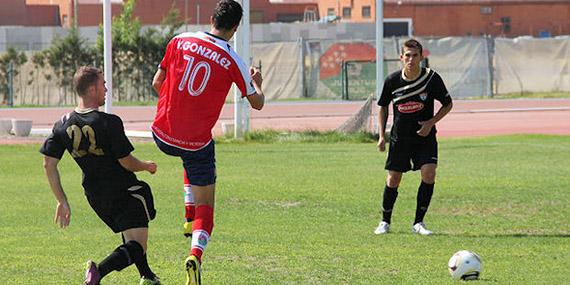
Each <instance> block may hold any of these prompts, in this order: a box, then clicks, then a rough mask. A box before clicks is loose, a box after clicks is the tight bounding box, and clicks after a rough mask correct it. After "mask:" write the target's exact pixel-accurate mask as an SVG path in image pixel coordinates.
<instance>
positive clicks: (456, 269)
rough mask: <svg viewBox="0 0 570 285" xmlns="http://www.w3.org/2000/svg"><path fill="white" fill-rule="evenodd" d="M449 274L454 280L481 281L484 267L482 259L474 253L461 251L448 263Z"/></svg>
mask: <svg viewBox="0 0 570 285" xmlns="http://www.w3.org/2000/svg"><path fill="white" fill-rule="evenodd" d="M447 266H448V269H449V274H451V277H452V278H453V279H462V280H475V279H479V275H481V271H482V270H483V266H482V264H481V257H479V255H477V254H476V253H474V252H471V251H468V250H461V251H458V252H456V253H455V254H454V255H453V256H452V257H451V258H450V259H449V262H448V263H447Z"/></svg>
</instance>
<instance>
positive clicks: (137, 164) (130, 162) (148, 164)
mask: <svg viewBox="0 0 570 285" xmlns="http://www.w3.org/2000/svg"><path fill="white" fill-rule="evenodd" d="M119 163H120V164H121V166H122V167H123V168H125V169H126V170H128V171H131V172H139V171H148V172H149V173H150V174H154V173H155V172H156V163H154V161H141V160H139V159H138V158H136V157H134V156H133V155H132V154H129V155H127V156H125V157H123V158H120V159H119Z"/></svg>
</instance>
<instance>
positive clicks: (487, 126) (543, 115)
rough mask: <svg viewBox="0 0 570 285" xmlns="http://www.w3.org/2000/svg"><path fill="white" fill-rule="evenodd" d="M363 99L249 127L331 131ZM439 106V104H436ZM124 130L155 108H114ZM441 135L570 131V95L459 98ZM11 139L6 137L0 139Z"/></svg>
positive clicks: (228, 110) (301, 106)
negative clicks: (493, 98) (502, 98)
mask: <svg viewBox="0 0 570 285" xmlns="http://www.w3.org/2000/svg"><path fill="white" fill-rule="evenodd" d="M362 104H363V102H344V101H326V102H290V103H268V104H266V106H265V108H264V109H263V110H262V111H255V110H251V121H250V125H251V129H253V130H261V129H275V130H284V131H285V130H293V131H300V130H308V129H311V130H321V131H323V130H333V129H336V128H337V127H338V126H340V125H341V124H342V123H343V122H344V121H346V120H347V119H348V118H350V117H351V116H352V115H353V114H355V113H356V112H357V111H358V110H359V108H360V107H361V106H362ZM436 108H437V107H436ZM71 109H72V108H13V109H10V108H2V109H0V118H17V119H31V120H33V129H34V130H41V131H45V130H49V129H51V127H52V125H53V123H54V122H55V121H56V120H58V119H59V118H60V117H61V116H62V115H63V114H65V113H66V112H69V111H70V110H71ZM113 112H114V113H115V114H117V115H119V116H120V117H121V118H122V119H123V121H124V123H125V129H126V130H129V131H149V130H150V125H151V123H152V120H153V118H154V114H155V107H114V108H113ZM226 122H227V123H231V122H233V105H232V104H227V105H225V106H224V109H223V110H222V114H221V116H220V120H219V121H218V123H217V124H216V126H215V127H214V135H219V134H221V133H222V128H221V124H222V123H226ZM437 128H438V134H439V136H441V137H469V136H490V135H506V134H558V135H570V99H513V100H455V101H454V107H453V110H452V111H451V113H450V114H449V115H448V116H447V117H445V118H444V119H443V120H442V121H441V122H439V123H438V125H437ZM6 140H13V137H12V138H8V137H7V136H6V135H3V136H0V142H2V141H6Z"/></svg>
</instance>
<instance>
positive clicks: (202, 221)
mask: <svg viewBox="0 0 570 285" xmlns="http://www.w3.org/2000/svg"><path fill="white" fill-rule="evenodd" d="M215 188H216V185H215V184H211V185H207V186H197V185H192V191H193V193H194V199H195V200H194V201H195V202H196V214H195V216H194V222H193V223H192V244H191V248H190V255H189V257H188V258H187V259H186V260H185V264H186V271H187V274H188V275H187V279H186V285H190V284H201V283H202V281H201V270H200V266H201V264H202V255H203V254H204V251H205V249H206V246H207V245H208V242H209V240H210V236H211V235H212V230H213V228H214V203H215Z"/></svg>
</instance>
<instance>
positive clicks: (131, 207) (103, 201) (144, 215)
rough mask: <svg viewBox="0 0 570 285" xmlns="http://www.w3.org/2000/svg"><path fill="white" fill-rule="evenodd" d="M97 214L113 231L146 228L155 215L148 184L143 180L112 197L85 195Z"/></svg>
mask: <svg viewBox="0 0 570 285" xmlns="http://www.w3.org/2000/svg"><path fill="white" fill-rule="evenodd" d="M87 201H88V202H89V205H91V208H93V210H94V211H95V213H97V216H99V218H101V220H103V222H105V224H107V226H109V228H111V230H113V232H115V233H119V232H123V231H125V230H128V229H134V228H148V223H149V222H150V221H151V220H153V219H154V217H155V216H156V210H155V209H154V199H153V197H152V192H151V190H150V186H148V184H146V183H145V182H144V181H139V182H138V183H137V184H136V185H133V186H131V187H129V188H128V189H125V190H124V192H123V193H122V194H121V195H118V196H117V197H113V198H105V197H97V198H96V197H87Z"/></svg>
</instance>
